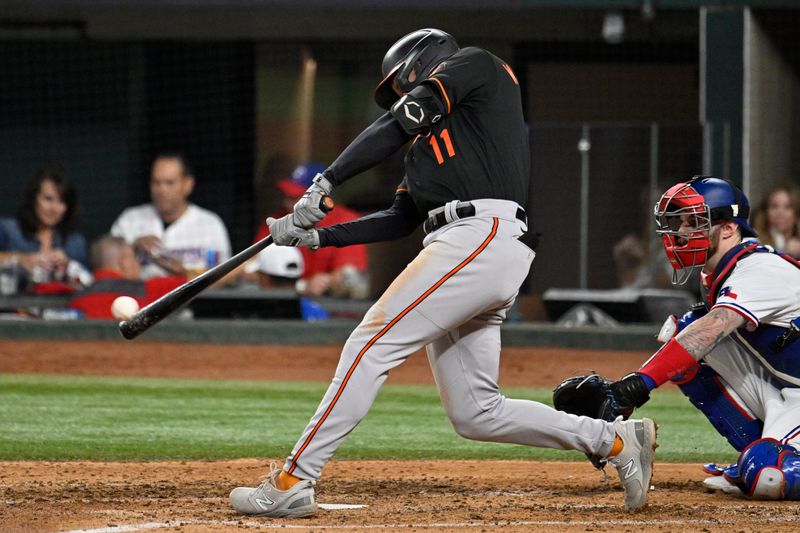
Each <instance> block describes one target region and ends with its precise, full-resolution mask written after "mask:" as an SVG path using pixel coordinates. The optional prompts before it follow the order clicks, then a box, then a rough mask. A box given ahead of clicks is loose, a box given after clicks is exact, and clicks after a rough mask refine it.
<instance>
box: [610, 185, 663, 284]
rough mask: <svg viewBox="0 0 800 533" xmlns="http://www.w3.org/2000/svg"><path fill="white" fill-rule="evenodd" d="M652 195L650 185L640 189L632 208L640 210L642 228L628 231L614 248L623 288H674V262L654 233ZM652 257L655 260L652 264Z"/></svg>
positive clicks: (618, 278)
mask: <svg viewBox="0 0 800 533" xmlns="http://www.w3.org/2000/svg"><path fill="white" fill-rule="evenodd" d="M664 183H665V184H666V183H667V182H664ZM669 183H672V181H670V182H669ZM659 187H660V183H659ZM665 187H666V185H665ZM659 190H660V189H659ZM650 197H651V189H650V186H649V185H646V186H643V187H642V188H641V189H639V194H638V201H637V203H636V206H632V207H631V210H635V212H637V213H639V214H638V215H637V218H638V219H639V220H640V221H641V222H640V225H641V231H639V232H638V233H633V232H631V233H628V234H626V235H624V236H623V237H622V238H621V239H620V240H618V241H617V242H616V243H615V244H614V248H613V249H612V254H613V257H614V265H615V267H616V273H617V283H618V286H619V288H621V289H669V288H672V265H670V263H669V260H668V259H667V258H666V256H665V255H664V253H663V252H662V247H661V241H660V240H657V239H655V238H654V237H652V234H653V215H652V212H653V204H652V203H651V198H650ZM651 258H652V259H651ZM651 261H654V262H655V264H653V265H651Z"/></svg>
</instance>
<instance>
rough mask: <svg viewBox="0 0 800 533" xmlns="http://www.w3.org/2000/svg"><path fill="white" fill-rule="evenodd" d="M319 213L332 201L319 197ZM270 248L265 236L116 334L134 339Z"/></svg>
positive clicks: (330, 206)
mask: <svg viewBox="0 0 800 533" xmlns="http://www.w3.org/2000/svg"><path fill="white" fill-rule="evenodd" d="M320 209H322V211H324V212H326V213H327V212H329V211H330V210H331V209H333V200H331V198H330V197H329V196H323V197H322V200H321V201H320ZM270 244H272V236H271V235H267V236H266V237H264V238H263V239H261V240H260V241H258V242H257V243H255V244H253V245H251V246H250V247H249V248H245V249H244V250H242V251H241V252H239V253H238V254H236V255H234V256H233V257H231V258H230V259H228V260H227V261H224V262H222V263H220V264H218V265H217V266H215V267H214V268H212V269H211V270H207V271H206V272H203V273H202V274H200V275H199V276H197V277H196V278H194V279H191V280H189V281H187V282H186V283H184V284H183V285H181V286H180V287H176V288H175V289H173V290H171V291H170V292H168V293H167V294H165V295H164V296H162V297H161V298H159V299H158V300H156V301H154V302H152V303H150V304H148V305H146V306H144V307H142V308H141V309H139V311H137V312H136V314H135V315H133V316H132V317H131V318H130V319H128V320H123V321H122V322H120V323H119V331H120V333H122V336H123V337H125V338H126V339H129V340H130V339H135V338H136V337H138V336H139V335H141V334H142V333H144V332H145V331H147V330H148V329H150V328H151V327H153V326H155V325H156V324H158V323H159V322H161V320H162V319H164V318H165V317H167V316H169V314H170V313H172V312H173V311H175V310H176V309H178V308H179V307H181V306H182V305H184V304H186V303H188V302H190V301H191V300H192V299H193V298H194V297H195V296H197V295H198V294H200V293H201V292H203V291H204V290H205V289H207V288H208V287H210V286H211V285H213V284H214V283H216V282H217V281H219V280H221V279H222V278H223V277H225V276H226V275H228V274H230V273H231V272H232V271H233V270H234V269H235V268H237V267H239V266H240V265H242V264H243V263H244V262H245V261H247V260H248V259H250V258H251V257H253V256H255V255H256V254H257V253H258V252H260V251H261V250H263V249H264V248H266V247H267V246H269V245H270Z"/></svg>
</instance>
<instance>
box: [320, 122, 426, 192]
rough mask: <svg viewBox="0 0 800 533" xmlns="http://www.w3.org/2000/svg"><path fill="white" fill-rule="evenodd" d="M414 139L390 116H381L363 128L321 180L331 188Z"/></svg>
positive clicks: (368, 167) (375, 163)
mask: <svg viewBox="0 0 800 533" xmlns="http://www.w3.org/2000/svg"><path fill="white" fill-rule="evenodd" d="M413 137H414V136H413V135H410V134H408V133H406V132H405V131H403V128H402V127H401V126H400V124H399V123H398V122H397V120H396V119H395V118H394V117H393V116H392V115H391V113H388V112H387V113H385V114H383V115H381V117H380V118H378V119H377V120H376V121H375V122H373V123H372V124H370V125H369V126H367V129H365V130H364V131H362V132H361V133H360V134H359V136H358V137H356V138H355V139H354V140H353V142H351V143H350V145H349V146H348V147H347V148H345V149H344V151H343V152H342V153H341V154H339V157H337V158H336V161H334V162H333V163H332V164H331V166H329V167H328V168H327V170H325V172H324V175H325V178H326V179H327V180H328V181H330V182H331V183H332V184H333V185H334V186H336V185H341V184H342V183H344V182H345V181H347V180H348V179H350V178H352V177H353V176H355V175H357V174H360V173H361V172H364V171H365V170H367V169H370V168H372V167H374V166H375V165H377V164H378V163H380V162H381V161H383V160H384V159H386V158H387V157H389V156H390V155H392V154H393V153H395V152H396V151H397V150H399V149H400V148H401V147H402V146H403V145H404V144H406V143H407V142H408V141H410V140H411V139H412V138H413Z"/></svg>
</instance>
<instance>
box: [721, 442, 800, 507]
mask: <svg viewBox="0 0 800 533" xmlns="http://www.w3.org/2000/svg"><path fill="white" fill-rule="evenodd" d="M723 475H724V476H725V479H727V480H728V481H730V482H732V483H735V484H736V485H737V486H738V487H739V488H740V489H742V491H743V492H744V493H745V494H747V495H749V496H751V497H753V498H756V499H759V500H794V501H797V500H800V453H798V452H797V450H795V449H794V447H792V446H790V445H788V444H781V443H780V442H778V441H777V440H775V439H771V438H766V439H758V440H756V441H755V442H753V443H752V444H751V445H750V446H748V447H747V448H745V450H744V451H743V452H742V454H741V455H740V456H739V459H738V460H737V461H736V463H735V464H733V465H731V466H730V467H728V468H726V469H725V471H724V473H723Z"/></svg>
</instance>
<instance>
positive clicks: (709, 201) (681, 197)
mask: <svg viewBox="0 0 800 533" xmlns="http://www.w3.org/2000/svg"><path fill="white" fill-rule="evenodd" d="M654 214H655V218H656V233H657V234H658V235H660V236H661V239H662V241H663V244H664V250H665V251H666V253H667V259H669V262H670V264H672V268H673V269H674V272H673V276H672V282H673V283H674V284H678V285H682V284H684V283H686V280H688V279H689V276H690V274H691V272H692V270H693V269H694V268H697V267H702V266H703V265H705V263H706V261H707V260H708V250H709V246H710V243H711V241H710V233H711V226H712V225H714V224H716V223H719V222H723V221H725V220H732V221H734V222H736V223H737V224H738V225H739V230H740V231H741V234H742V237H756V236H757V234H756V232H755V230H753V228H752V227H750V224H748V222H747V217H748V215H749V214H750V203H749V202H748V200H747V197H746V196H745V195H744V193H743V192H742V191H741V190H740V189H739V188H738V187H737V186H736V185H734V184H733V183H731V182H729V181H727V180H721V179H719V178H712V177H709V176H695V177H694V178H692V179H691V180H689V181H688V182H687V183H678V184H677V185H673V186H672V187H670V189H669V190H667V192H665V193H664V194H663V195H662V196H661V199H660V200H659V201H658V203H656V205H655V211H654ZM679 271H681V272H679Z"/></svg>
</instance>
